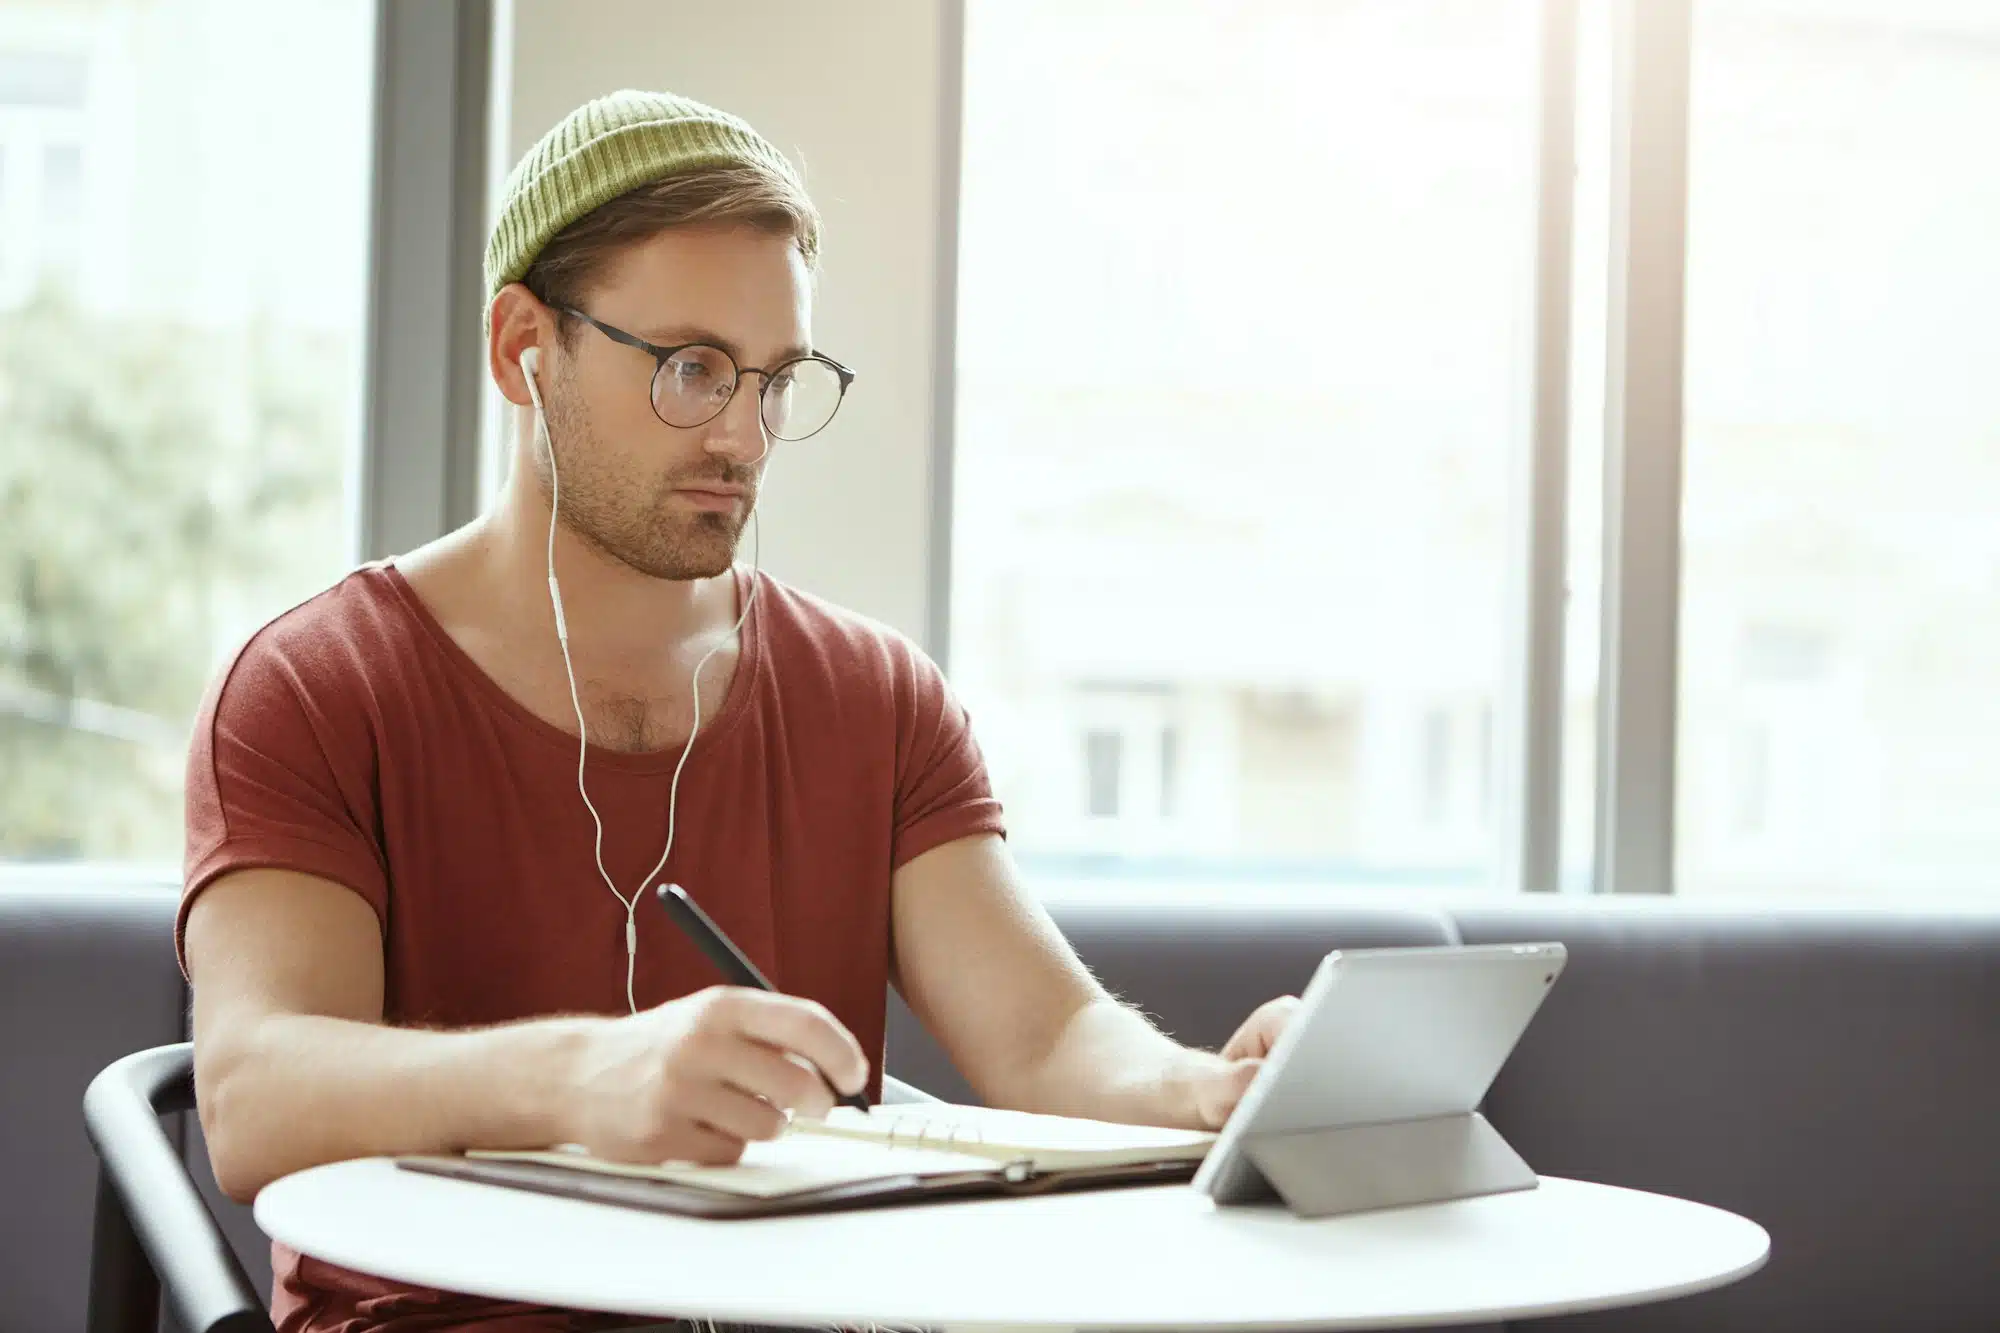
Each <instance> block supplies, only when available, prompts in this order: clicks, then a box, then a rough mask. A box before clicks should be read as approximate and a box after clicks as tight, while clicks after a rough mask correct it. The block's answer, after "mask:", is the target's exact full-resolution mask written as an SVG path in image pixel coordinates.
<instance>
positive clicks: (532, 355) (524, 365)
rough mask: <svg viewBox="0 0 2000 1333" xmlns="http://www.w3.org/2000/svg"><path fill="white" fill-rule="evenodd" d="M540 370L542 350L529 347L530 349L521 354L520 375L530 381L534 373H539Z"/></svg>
mask: <svg viewBox="0 0 2000 1333" xmlns="http://www.w3.org/2000/svg"><path fill="white" fill-rule="evenodd" d="M541 368H542V349H541V348H539V347H530V348H529V349H528V350H527V351H525V352H523V353H521V373H522V374H524V375H526V376H527V377H528V378H530V379H533V378H534V377H535V374H536V373H537V372H538V371H540V370H541Z"/></svg>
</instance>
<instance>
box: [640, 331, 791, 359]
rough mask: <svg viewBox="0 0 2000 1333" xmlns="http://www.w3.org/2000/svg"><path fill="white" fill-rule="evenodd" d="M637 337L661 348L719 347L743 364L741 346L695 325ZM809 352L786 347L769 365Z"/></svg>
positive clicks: (646, 333) (643, 332) (649, 332)
mask: <svg viewBox="0 0 2000 1333" xmlns="http://www.w3.org/2000/svg"><path fill="white" fill-rule="evenodd" d="M639 336H640V337H641V338H644V339H645V340H646V341H647V342H649V343H654V344H656V345H658V346H661V347H684V346H686V345H688V344H690V343H701V344H703V345H705V346H708V347H720V348H721V349H722V350H723V351H725V352H727V353H729V357H730V359H731V360H732V361H734V362H736V364H737V365H739V366H740V365H742V364H743V347H742V344H740V343H738V342H737V341H736V340H735V339H733V338H726V337H724V336H723V335H722V334H720V333H717V332H716V331H715V330H714V329H705V328H702V327H701V326H700V325H697V324H674V325H670V326H667V327H664V328H658V327H655V328H648V329H646V330H644V331H642V332H641V333H640V334H639ZM811 352H812V348H810V347H800V346H797V345H794V346H791V347H787V348H785V349H784V350H783V351H781V352H779V353H778V355H777V357H776V358H775V359H774V360H773V361H772V362H771V364H772V365H774V366H777V365H783V364H784V363H785V362H787V361H796V360H798V358H800V357H802V356H807V355H810V354H811Z"/></svg>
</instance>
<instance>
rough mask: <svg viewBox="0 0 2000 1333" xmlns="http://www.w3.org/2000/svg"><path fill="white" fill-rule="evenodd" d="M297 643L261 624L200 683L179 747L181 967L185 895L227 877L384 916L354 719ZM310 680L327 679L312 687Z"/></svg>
mask: <svg viewBox="0 0 2000 1333" xmlns="http://www.w3.org/2000/svg"><path fill="white" fill-rule="evenodd" d="M315 665H316V663H315V655H314V653H313V652H312V651H311V647H310V645H309V644H299V643H295V642H287V641H285V640H284V638H283V637H282V636H277V635H274V634H273V631H272V630H271V629H270V628H269V627H267V628H266V629H265V630H264V631H262V632H261V633H260V634H259V635H258V636H256V637H254V638H252V639H251V641H250V642H249V644H247V645H246V646H245V647H244V648H243V649H242V651H241V652H239V653H238V654H237V656H236V658H235V659H234V660H233V661H232V662H231V663H229V664H228V666H226V667H225V668H224V669H223V671H222V672H221V673H220V674H219V675H218V676H217V678H216V680H215V682H214V684H213V685H211V686H210V689H209V694H208V697H207V699H206V700H205V701H204V703H203V705H202V710H201V713H200V715H199V716H198V717H197V718H196V720H195V727H194V735H193V739H192V741H191V742H190V744H189V747H188V766H187V798H186V820H187V844H186V861H185V864H184V867H183V887H182V894H181V903H180V912H179V915H178V917H177V919H176V921H175V923H174V951H175V954H176V956H177V957H178V958H179V959H180V963H181V970H182V972H183V974H185V973H186V970H187V955H186V950H185V947H184V946H185V933H186V928H187V918H188V911H189V909H190V908H191V907H192V906H193V904H194V900H195V899H196V898H197V897H198V896H199V895H200V894H201V892H202V890H204V889H206V888H207V887H208V886H209V885H210V884H212V883H214V882H215V881H216V880H217V879H218V878H220V877H221V876H223V875H226V874H228V873H230V872H232V871H236V870H248V869H252V868H278V869H283V870H295V871H299V872H301V873H303V874H308V875H315V876H318V877H319V878H321V879H326V880H331V881H333V882H334V883H336V884H340V885H343V886H345V887H346V888H349V889H352V890H353V891H354V892H355V893H357V894H359V895H360V896H361V897H362V898H363V899H365V900H366V901H367V903H368V905H369V906H370V907H372V908H373V909H374V910H375V916H376V919H377V921H378V922H386V920H387V915H388V873H387V869H386V866H385V863H384V859H383V854H382V847H381V839H380V830H379V828H377V827H376V823H377V820H376V815H375V813H374V812H375V809H376V801H375V799H374V784H375V774H374V759H373V742H372V740H371V739H370V737H371V729H370V728H369V727H368V726H367V723H366V716H365V713H363V712H362V710H361V709H360V707H359V706H358V704H357V702H356V701H355V700H354V699H353V698H352V695H351V691H349V690H346V689H343V688H342V687H341V686H340V685H339V684H338V681H339V680H340V678H341V676H340V673H339V672H337V671H331V670H315ZM316 678H317V679H319V680H325V681H330V682H334V683H332V684H316Z"/></svg>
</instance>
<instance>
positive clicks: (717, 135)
mask: <svg viewBox="0 0 2000 1333" xmlns="http://www.w3.org/2000/svg"><path fill="white" fill-rule="evenodd" d="M729 165H738V166H752V167H761V168H765V169H768V170H771V171H775V172H777V173H779V174H780V175H782V176H784V177H785V178H786V179H787V180H789V181H790V182H792V184H794V185H796V186H798V188H799V192H800V194H801V195H803V194H804V193H805V187H804V185H803V183H801V182H800V180H799V176H798V173H797V172H796V171H795V170H794V169H793V168H792V164H791V163H790V162H788V161H786V160H785V155H784V154H783V153H781V152H779V151H778V150H777V149H776V148H774V147H773V146H772V145H771V143H770V141H769V140H767V139H765V138H764V137H763V136H762V135H760V134H758V133H757V131H755V130H753V129H751V128H750V126H749V125H748V124H746V123H745V122H744V121H742V120H740V119H738V118H737V117H735V116H732V115H730V114H729V113H728V112H726V111H717V110H716V109H715V108H714V107H711V106H704V105H702V104H701V103H700V102H696V101H694V100H692V99H690V98H686V97H676V96H675V95H674V94H672V93H647V92H636V91H634V90H632V89H629V88H628V89H624V90H622V91H619V92H615V93H611V94H609V95H607V96H604V97H600V98H598V99H597V100H595V101H592V102H586V103H584V104H583V105H582V106H580V107H578V108H577V109H576V110H574V111H572V112H570V113H569V114H568V115H567V116H564V117H563V118H562V121H561V122H560V123H559V124H558V125H557V126H556V127H555V128H554V129H552V130H550V131H549V132H548V133H547V134H544V135H543V136H542V137H541V140H540V142H538V143H537V144H536V145H535V146H534V147H533V148H530V149H529V150H528V152H527V155H526V156H524V157H523V158H522V159H521V160H520V161H519V162H517V163H516V164H515V165H514V170H513V171H512V172H510V173H508V176H507V185H506V188H505V189H504V190H503V191H502V193H501V200H500V216H499V217H498V218H497V219H496V220H495V221H494V223H493V234H492V235H491V236H489V237H488V238H487V241H486V302H487V304H488V305H491V304H492V302H493V298H494V296H495V295H496V294H497V293H498V292H499V291H500V289H501V288H502V287H505V286H506V285H507V284H508V283H510V282H519V281H520V280H521V279H522V277H524V276H525V275H526V274H527V272H528V269H529V268H530V267H531V266H532V265H533V264H534V262H535V256H536V255H538V254H540V253H541V252H542V247H543V246H545V245H547V244H548V243H549V242H550V241H552V240H554V239H555V237H556V234H557V233H558V232H560V231H561V230H562V229H563V228H564V227H567V226H568V225H569V224H570V223H572V222H575V221H576V220H577V219H578V218H580V217H582V216H583V215H584V214H586V213H588V212H590V211H591V210H592V209H595V208H599V207H601V206H602V205H604V204H608V203H610V202H611V201H612V200H613V199H616V198H617V197H618V196H619V195H621V194H624V193H626V192H627V191H629V190H634V189H637V188H638V187H639V186H641V185H645V184H648V183H650V182H652V181H657V180H663V179H665V178H666V177H669V176H675V175H678V174H680V173H681V172H684V171H688V170H691V169H693V168H696V167H710V166H729ZM816 242H817V238H814V237H809V238H807V252H808V253H809V254H810V253H812V252H813V251H814V250H815V249H817V243H816Z"/></svg>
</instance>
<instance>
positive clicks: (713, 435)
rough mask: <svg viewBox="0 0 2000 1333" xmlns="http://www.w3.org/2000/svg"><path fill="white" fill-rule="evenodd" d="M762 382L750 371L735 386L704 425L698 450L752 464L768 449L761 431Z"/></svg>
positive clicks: (768, 441) (767, 440)
mask: <svg viewBox="0 0 2000 1333" xmlns="http://www.w3.org/2000/svg"><path fill="white" fill-rule="evenodd" d="M763 388H764V381H763V379H762V377H760V376H759V375H757V374H756V372H754V371H752V372H749V373H746V374H745V375H744V376H743V378H742V379H741V380H740V381H738V383H737V385H736V394H735V396H734V397H732V398H731V399H730V400H729V405H728V406H727V407H725V408H723V409H722V412H721V414H720V415H718V416H717V417H716V418H715V420H713V421H711V422H709V423H708V434H707V437H706V438H705V439H704V440H703V441H702V447H703V448H704V449H706V450H707V451H708V452H709V453H711V454H723V455H727V456H729V457H731V458H734V459H735V460H736V461H738V462H741V463H754V462H756V461H757V460H758V459H760V458H762V457H763V456H764V452H765V451H766V450H767V449H768V448H770V439H769V438H768V436H767V435H766V434H765V431H764V416H763V409H764V395H763V392H762V390H763Z"/></svg>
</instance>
